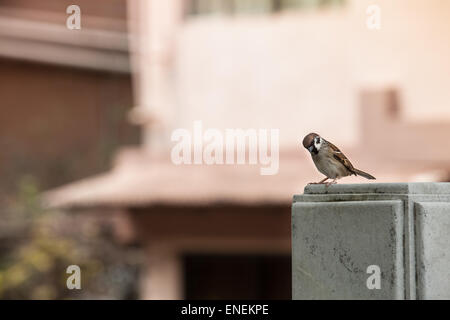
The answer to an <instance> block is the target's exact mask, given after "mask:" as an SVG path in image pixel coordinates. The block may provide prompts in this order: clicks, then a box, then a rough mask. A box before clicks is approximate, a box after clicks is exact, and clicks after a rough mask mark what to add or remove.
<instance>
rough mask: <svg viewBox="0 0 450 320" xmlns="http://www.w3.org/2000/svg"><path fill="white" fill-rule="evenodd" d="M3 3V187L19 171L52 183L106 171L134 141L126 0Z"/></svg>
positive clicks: (9, 187) (11, 186) (8, 187)
mask: <svg viewBox="0 0 450 320" xmlns="http://www.w3.org/2000/svg"><path fill="white" fill-rule="evenodd" d="M77 3H78V4H79V5H80V6H81V7H82V8H83V11H82V15H83V22H82V30H69V29H67V28H66V19H67V17H68V15H67V14H66V8H67V6H68V5H70V4H72V1H59V0H57V1H50V0H48V1H33V0H18V1H16V0H14V1H12V0H11V1H9V0H5V1H1V2H0V70H1V72H0V82H1V86H0V96H1V107H0V148H1V150H2V156H1V157H0V175H1V177H2V179H1V181H0V189H1V190H2V193H11V192H13V190H15V188H16V184H17V181H18V180H20V178H21V177H22V176H25V175H33V176H34V177H35V178H36V179H37V180H39V182H40V183H41V184H42V185H41V187H43V188H49V187H55V186H58V185H61V184H62V183H67V182H70V181H73V180H74V179H79V178H81V177H85V176H86V175H90V174H95V173H98V172H102V171H104V170H106V169H108V167H109V163H110V157H111V155H112V153H113V152H115V150H116V149H117V147H118V146H121V145H124V144H130V143H133V144H135V143H137V142H138V141H139V140H138V131H137V129H136V128H135V127H133V126H131V125H130V124H129V123H128V122H127V121H126V114H127V112H128V111H129V109H130V108H131V107H132V106H133V104H134V103H133V94H132V79H131V74H130V63H129V51H128V41H127V22H126V21H127V19H126V2H125V0H117V1H116V0H114V1H95V3H94V2H92V1H77Z"/></svg>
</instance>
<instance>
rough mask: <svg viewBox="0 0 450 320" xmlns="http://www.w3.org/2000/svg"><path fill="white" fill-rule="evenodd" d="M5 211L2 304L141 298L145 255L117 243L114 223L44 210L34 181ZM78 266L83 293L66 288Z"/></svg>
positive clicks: (23, 184)
mask: <svg viewBox="0 0 450 320" xmlns="http://www.w3.org/2000/svg"><path fill="white" fill-rule="evenodd" d="M3 207H4V208H6V209H5V210H3V211H2V213H1V214H0V215H1V216H0V219H2V220H3V221H4V222H5V224H3V227H1V228H0V241H2V246H0V299H71V298H77V299H78V298H81V299H84V298H94V299H95V298H111V299H115V298H117V299H122V298H135V297H136V293H135V288H136V283H137V281H136V280H137V279H136V275H137V270H138V265H139V261H140V260H139V259H140V255H139V251H135V250H130V249H127V248H123V247H122V246H120V245H118V244H116V243H114V238H113V237H112V235H111V232H110V227H111V226H110V224H109V223H108V222H104V221H99V220H98V217H97V216H95V215H94V216H92V215H87V214H82V213H80V214H74V213H72V214H68V213H65V212H57V211H52V210H46V209H44V208H43V207H42V206H41V205H40V201H39V188H38V184H37V183H36V181H35V180H34V179H33V178H32V177H25V178H23V179H22V180H21V181H20V183H19V187H18V194H17V196H16V197H14V198H13V199H9V201H8V202H7V203H6V204H5V205H4V206H3ZM72 264H75V265H78V266H79V267H80V268H81V271H82V274H81V285H82V289H81V290H69V289H68V288H67V286H66V280H67V277H68V276H69V274H67V273H66V268H67V267H68V266H69V265H72Z"/></svg>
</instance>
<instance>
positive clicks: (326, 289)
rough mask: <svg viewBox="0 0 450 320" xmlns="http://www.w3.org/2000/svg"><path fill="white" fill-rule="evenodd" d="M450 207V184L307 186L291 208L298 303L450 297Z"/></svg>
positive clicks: (293, 264)
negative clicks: (373, 281)
mask: <svg viewBox="0 0 450 320" xmlns="http://www.w3.org/2000/svg"><path fill="white" fill-rule="evenodd" d="M449 210H450V183H397V184H383V183H372V184H350V185H348V184H337V185H332V186H330V187H326V186H324V185H309V186H307V187H306V188H305V193H304V194H303V195H296V196H294V202H293V205H292V273H293V274H292V279H293V299H416V298H419V299H435V298H439V299H450V275H449V270H450V255H449V250H448V248H450V211H449ZM369 265H377V266H379V267H380V270H381V288H380V289H372V290H370V289H368V288H367V286H366V280H367V278H368V277H369V276H371V274H368V273H366V270H367V267H368V266H369Z"/></svg>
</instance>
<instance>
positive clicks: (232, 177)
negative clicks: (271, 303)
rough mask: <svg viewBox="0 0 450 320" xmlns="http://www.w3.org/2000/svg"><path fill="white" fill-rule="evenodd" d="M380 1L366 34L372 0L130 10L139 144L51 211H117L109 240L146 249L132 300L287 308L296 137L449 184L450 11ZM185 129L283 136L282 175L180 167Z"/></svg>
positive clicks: (397, 173) (312, 175)
mask: <svg viewBox="0 0 450 320" xmlns="http://www.w3.org/2000/svg"><path fill="white" fill-rule="evenodd" d="M377 3H378V4H379V5H380V7H381V8H382V20H381V21H382V22H381V23H382V25H381V29H380V30H378V31H373V30H369V29H368V28H367V27H366V24H365V20H366V17H367V15H366V8H367V6H368V5H369V4H372V2H370V1H356V0H354V1H350V0H349V1H317V2H314V1H313V2H311V1H283V0H277V1H275V0H264V1H258V2H256V1H250V0H235V1H219V0H217V1H216V0H215V1H200V0H197V1H182V0H168V1H158V0H146V1H144V0H129V1H128V27H129V32H130V33H129V48H130V57H131V70H132V72H133V92H134V94H135V107H134V109H133V110H132V111H131V112H130V114H129V119H130V120H131V121H132V122H133V123H135V124H138V125H140V126H141V129H142V145H141V146H139V147H136V148H125V149H121V150H119V151H118V153H117V155H116V157H115V160H114V166H113V170H111V171H110V172H107V173H104V174H101V175H98V176H93V177H90V178H87V179H84V180H82V181H79V182H74V183H71V184H69V185H66V186H62V187H60V188H57V189H55V190H51V191H50V192H48V193H47V194H46V200H47V201H48V202H49V204H50V205H51V206H54V207H60V208H71V209H88V210H90V211H94V212H97V211H103V212H104V211H106V212H111V214H112V213H114V218H115V219H116V221H117V236H118V237H120V238H121V239H122V240H123V241H124V242H128V243H140V244H141V245H143V246H144V248H145V250H146V252H147V257H148V261H147V265H146V269H145V273H144V274H143V277H142V290H141V297H142V298H146V299H177V298H188V299H196V298H235V299H264V298H268V299H276V298H290V279H291V273H290V202H291V198H292V195H293V194H294V193H301V192H302V189H303V186H304V185H305V184H306V183H308V182H311V181H317V180H320V179H321V178H320V175H319V174H318V173H317V172H316V170H315V168H314V167H313V164H312V162H311V160H310V159H309V156H308V155H307V154H306V151H304V150H303V149H302V148H301V147H300V142H301V139H302V138H303V136H304V135H305V134H306V133H308V132H310V131H316V132H319V133H321V134H322V135H323V136H325V137H326V138H329V140H331V141H333V142H335V143H336V144H337V145H339V146H340V147H341V149H342V150H343V151H344V152H345V153H346V154H347V156H348V157H349V158H350V159H351V160H352V162H353V163H354V164H355V166H357V167H360V168H361V169H363V170H367V171H369V172H370V173H371V174H373V175H375V176H376V177H377V178H378V180H377V181H380V182H393V181H420V180H422V181H423V180H433V181H442V180H445V179H448V173H449V172H450V162H449V160H450V151H449V150H448V148H444V147H443V144H445V141H447V140H448V139H450V113H449V110H450V109H449V108H448V101H450V93H449V91H448V90H446V89H445V84H446V83H449V80H450V79H448V77H450V73H449V72H446V70H448V68H450V63H449V62H448V61H447V60H448V59H447V58H446V57H447V56H448V54H445V53H446V52H447V53H449V50H450V47H448V46H447V43H446V41H444V40H445V39H446V37H447V36H448V33H447V32H444V31H443V30H446V29H445V28H443V26H447V27H448V21H449V20H448V17H447V16H448V12H450V10H448V9H450V8H449V7H450V3H449V4H447V3H444V2H442V1H429V2H428V3H427V4H426V5H425V4H423V1H420V0H417V1H416V0H414V1H411V0H408V1H405V0H403V1H400V0H399V1H395V3H393V2H392V1H388V0H382V1H381V0H380V1H377ZM419 9H420V10H419ZM447 29H448V28H447ZM411 30H414V32H416V34H414V35H412V34H410V31H411ZM418 37H419V39H420V45H419V43H418V40H417V39H418ZM423 48H427V49H428V50H423ZM195 120H202V121H203V124H204V127H205V128H216V129H219V130H224V129H225V128H244V129H245V128H267V129H270V128H279V129H280V170H279V173H278V174H276V175H273V176H261V175H260V174H259V166H250V165H211V166H207V165H179V166H176V165H175V164H173V163H172V162H171V160H170V149H171V147H172V146H173V143H172V142H171V139H170V134H171V132H172V130H174V129H176V128H186V129H188V130H192V125H193V122H194V121H195ZM361 180H362V178H355V177H351V178H346V179H345V180H344V181H345V182H347V183H350V182H366V181H361Z"/></svg>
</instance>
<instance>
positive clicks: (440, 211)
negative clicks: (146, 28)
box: [415, 202, 450, 299]
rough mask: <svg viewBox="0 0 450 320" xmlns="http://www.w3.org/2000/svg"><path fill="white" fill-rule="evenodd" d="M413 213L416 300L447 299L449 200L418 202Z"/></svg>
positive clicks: (449, 292)
mask: <svg viewBox="0 0 450 320" xmlns="http://www.w3.org/2000/svg"><path fill="white" fill-rule="evenodd" d="M415 215H416V237H417V238H416V245H417V246H416V255H417V275H418V277H417V279H418V284H417V289H418V290H417V292H418V298H419V299H450V203H436V202H418V203H416V204H415Z"/></svg>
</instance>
